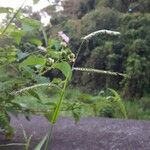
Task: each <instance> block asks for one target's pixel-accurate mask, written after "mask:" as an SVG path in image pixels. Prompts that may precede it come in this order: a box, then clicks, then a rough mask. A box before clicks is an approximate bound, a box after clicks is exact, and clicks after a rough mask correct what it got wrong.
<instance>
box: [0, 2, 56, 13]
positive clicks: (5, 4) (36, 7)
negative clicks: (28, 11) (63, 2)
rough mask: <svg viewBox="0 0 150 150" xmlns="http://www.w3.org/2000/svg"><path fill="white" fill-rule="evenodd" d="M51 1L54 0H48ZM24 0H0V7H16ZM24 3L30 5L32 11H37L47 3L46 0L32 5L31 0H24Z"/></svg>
mask: <svg viewBox="0 0 150 150" xmlns="http://www.w3.org/2000/svg"><path fill="white" fill-rule="evenodd" d="M50 1H51V2H53V1H54V0H50ZM23 2H24V0H0V7H12V8H18V7H20V6H21V5H22V3H23ZM25 5H28V6H32V8H33V11H38V10H40V9H42V8H44V7H46V6H48V5H49V2H48V0H40V1H39V2H38V3H37V4H36V5H33V0H26V2H25Z"/></svg>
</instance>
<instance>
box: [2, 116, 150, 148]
mask: <svg viewBox="0 0 150 150" xmlns="http://www.w3.org/2000/svg"><path fill="white" fill-rule="evenodd" d="M11 124H12V126H13V127H14V128H15V137H14V139H13V140H12V141H11V142H12V143H15V142H17V143H19V142H23V141H24V139H23V134H22V127H21V125H22V126H23V128H24V129H25V131H26V133H27V135H28V136H29V135H31V134H32V135H33V137H32V141H31V145H30V146H31V147H30V150H33V149H34V146H35V145H36V144H37V143H38V142H39V141H40V139H42V138H43V137H44V135H45V134H46V133H47V132H48V129H49V127H50V125H49V123H48V122H47V120H46V119H45V118H43V117H41V116H33V117H32V120H31V121H30V122H29V121H27V120H26V119H25V118H24V117H23V116H19V118H18V119H16V118H12V119H11ZM7 142H8V141H5V139H4V138H3V137H2V136H0V144H2V143H7ZM0 150H24V148H23V147H20V146H10V147H0ZM49 150H150V121H136V120H121V119H107V118H83V119H81V121H80V122H79V123H78V124H74V121H73V119H71V118H60V119H59V121H58V122H57V124H56V126H55V128H54V130H53V136H52V143H51V144H50V145H49Z"/></svg>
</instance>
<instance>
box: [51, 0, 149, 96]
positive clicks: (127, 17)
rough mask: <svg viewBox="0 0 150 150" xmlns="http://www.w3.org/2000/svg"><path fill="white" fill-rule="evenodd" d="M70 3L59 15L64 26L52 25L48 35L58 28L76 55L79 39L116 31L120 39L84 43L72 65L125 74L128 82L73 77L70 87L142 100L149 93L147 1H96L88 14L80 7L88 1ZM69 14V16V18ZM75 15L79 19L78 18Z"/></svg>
mask: <svg viewBox="0 0 150 150" xmlns="http://www.w3.org/2000/svg"><path fill="white" fill-rule="evenodd" d="M74 3H75V4H73V3H72V1H70V0H68V1H67V2H66V4H64V8H66V11H64V12H62V15H66V16H67V15H68V17H67V19H66V20H65V21H64V22H59V23H58V24H57V25H55V24H54V26H53V27H52V28H51V33H54V32H53V31H55V29H56V28H57V27H58V26H59V29H61V30H64V31H65V32H66V33H67V34H68V35H70V37H71V42H70V43H71V47H72V48H73V50H74V52H76V50H77V48H78V46H79V45H80V38H81V37H83V36H85V35H87V34H88V33H91V32H93V31H97V30H100V29H113V30H116V31H119V32H120V33H121V35H120V37H117V38H116V37H112V38H111V37H107V36H102V37H98V36H97V37H94V38H93V39H90V40H88V41H86V42H85V43H84V44H83V47H82V48H81V53H80V56H79V58H78V59H77V62H76V65H78V66H84V67H87V66H88V67H91V68H93V67H94V68H96V69H97V68H98V69H106V70H107V69H108V70H111V71H115V72H122V73H126V74H128V76H129V78H125V79H123V78H121V77H120V78H114V77H110V76H108V75H104V76H99V75H98V76H97V75H94V74H86V73H76V74H75V77H74V79H75V80H74V81H75V82H73V83H74V84H78V85H79V86H80V87H88V88H86V89H87V90H88V91H89V89H90V90H91V91H95V92H96V91H98V90H100V89H102V87H111V88H115V89H117V90H120V91H121V92H122V95H123V96H125V97H134V96H135V97H142V96H143V95H144V94H145V93H149V86H150V72H149V66H150V64H149V62H150V61H149V60H150V58H149V56H150V53H149V47H150V44H149V43H150V40H149V39H150V38H149V37H150V36H149V35H150V34H149V31H150V28H149V24H150V19H149V18H150V15H149V10H150V9H149V8H150V7H149V6H150V5H149V4H150V2H149V1H148V0H132V1H129V0H127V1H124V0H111V1H110V0H106V1H104V0H96V1H95V2H94V3H93V5H94V6H93V7H91V8H90V9H88V11H86V8H85V7H84V8H85V9H83V7H82V6H83V5H84V4H85V5H86V7H89V5H88V1H84V0H83V1H82V0H78V1H74ZM73 6H76V7H75V8H74V9H76V10H74V9H72V7H73ZM71 10H72V11H73V13H72V14H73V16H72V15H69V14H71V13H70V12H71ZM82 10H85V11H84V12H83V11H82ZM81 12H82V13H81ZM78 14H81V16H80V17H79V16H78ZM59 17H61V16H59ZM52 25H53V24H52ZM100 49H101V50H100ZM95 60H96V61H95ZM94 81H96V82H94ZM97 83H98V84H97ZM119 83H120V84H119ZM85 85H86V86H85ZM97 88H99V89H97Z"/></svg>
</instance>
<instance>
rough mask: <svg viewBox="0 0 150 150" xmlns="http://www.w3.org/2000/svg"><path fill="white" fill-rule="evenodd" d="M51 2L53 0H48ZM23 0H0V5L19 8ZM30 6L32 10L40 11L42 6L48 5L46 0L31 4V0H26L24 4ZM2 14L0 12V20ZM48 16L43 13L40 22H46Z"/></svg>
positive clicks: (2, 16)
mask: <svg viewBox="0 0 150 150" xmlns="http://www.w3.org/2000/svg"><path fill="white" fill-rule="evenodd" d="M49 1H50V2H51V3H53V2H54V1H55V0H49ZM23 2H24V0H0V7H12V8H15V9H17V8H19V7H20V6H21V5H22V3H23ZM26 5H27V6H32V9H33V11H40V10H41V9H42V8H44V7H46V6H48V5H50V3H49V2H48V0H40V1H39V2H38V3H37V4H36V5H33V0H26V2H25V4H24V6H26ZM4 16H5V15H4V14H0V22H1V20H2V19H3V18H4ZM49 19H50V16H47V15H43V16H42V22H43V23H44V24H47V23H48V22H49Z"/></svg>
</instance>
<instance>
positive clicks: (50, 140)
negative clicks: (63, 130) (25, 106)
mask: <svg viewBox="0 0 150 150" xmlns="http://www.w3.org/2000/svg"><path fill="white" fill-rule="evenodd" d="M53 128H54V124H52V125H51V127H50V129H49V132H48V137H47V140H46V145H45V150H48V145H49V144H50V143H51V142H52V132H53Z"/></svg>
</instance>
